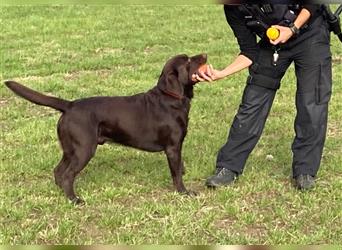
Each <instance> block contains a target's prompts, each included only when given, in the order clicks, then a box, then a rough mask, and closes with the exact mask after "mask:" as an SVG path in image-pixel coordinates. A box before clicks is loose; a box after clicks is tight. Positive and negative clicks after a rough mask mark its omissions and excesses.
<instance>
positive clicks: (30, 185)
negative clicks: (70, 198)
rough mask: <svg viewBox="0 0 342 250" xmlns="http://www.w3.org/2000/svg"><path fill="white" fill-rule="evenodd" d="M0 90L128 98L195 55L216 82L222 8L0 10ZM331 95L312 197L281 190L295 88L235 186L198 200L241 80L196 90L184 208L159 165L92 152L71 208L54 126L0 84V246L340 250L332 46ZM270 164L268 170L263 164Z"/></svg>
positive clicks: (341, 90)
mask: <svg viewBox="0 0 342 250" xmlns="http://www.w3.org/2000/svg"><path fill="white" fill-rule="evenodd" d="M0 11H1V13H0V27H1V33H0V41H1V43H0V48H1V62H0V63H1V64H0V66H1V67H0V68H1V72H0V79H1V82H3V80H6V79H15V80H18V81H20V82H23V83H24V84H26V85H27V86H30V87H32V88H35V89H37V90H39V91H43V92H46V93H51V94H54V95H56V96H61V97H63V98H67V99H77V98H81V97H87V96H93V95H131V94H134V93H138V92H143V91H146V90H148V89H149V88H151V87H152V86H154V85H155V83H156V80H157V78H158V76H159V74H160V71H161V69H162V67H163V64H164V62H165V61H166V60H167V59H168V58H170V57H171V56H173V55H175V54H180V53H187V54H189V55H193V54H198V53H201V52H206V53H208V55H209V61H210V63H212V64H213V65H214V66H215V67H217V68H222V67H224V66H225V65H226V64H228V63H229V62H231V61H232V59H233V58H234V57H235V56H236V55H237V53H238V47H237V44H236V41H235V38H234V37H233V34H232V32H231V31H230V29H229V28H228V26H227V24H226V22H225V19H224V15H223V11H222V6H220V5H207V6H186V5H184V6H148V5H146V6H139V5H135V6H134V5H131V6H121V5H117V6H111V5H107V6H81V5H79V6H66V7H61V6H51V7H46V6H31V7H29V6H26V7H15V6H13V7H1V8H0ZM332 51H333V54H334V65H333V74H334V87H333V97H332V100H331V105H330V117H329V127H328V133H327V140H326V146H325V149H324V156H323V160H322V164H321V168H320V171H319V173H318V179H317V187H316V188H315V189H314V190H313V191H311V192H307V193H302V192H298V191H296V190H295V189H294V188H293V187H292V185H291V181H290V174H291V161H292V159H291V157H292V153H291V150H290V147H291V143H292V139H293V136H294V132H293V121H294V116H295V107H294V96H295V77H294V73H293V69H290V70H289V71H288V73H287V74H286V76H285V78H284V79H283V84H282V88H281V89H280V90H279V92H278V94H277V97H276V100H275V102H274V105H273V108H272V111H271V114H270V117H269V119H268V122H267V125H266V128H265V130H264V134H263V136H262V139H261V140H260V142H259V143H258V145H257V147H256V148H255V150H254V151H253V153H252V154H251V156H250V158H249V160H248V162H247V166H246V168H245V172H244V175H243V176H241V177H240V179H239V181H238V182H237V183H236V184H235V185H233V186H230V187H227V188H222V189H218V190H215V191H213V190H207V189H206V188H205V187H204V180H205V179H206V177H208V176H209V175H210V174H212V172H213V170H214V165H215V159H216V153H217V151H218V149H219V148H220V147H221V145H222V144H223V143H224V142H225V140H226V136H227V131H228V128H229V126H230V124H231V122H232V119H233V116H234V114H235V112H236V110H237V108H238V105H239V102H240V99H241V93H242V90H243V88H244V85H245V80H246V76H247V72H246V71H244V72H241V73H239V74H236V75H234V76H231V77H229V78H227V79H225V80H222V81H219V82H215V83H212V84H209V83H203V84H198V85H197V86H196V88H195V98H194V99H193V102H192V109H191V113H190V124H189V129H188V136H187V137H186V141H185V144H184V147H183V148H184V149H183V156H184V160H185V163H186V168H187V173H186V175H185V176H184V180H185V183H186V186H187V187H189V188H190V189H193V190H195V191H197V192H199V196H197V197H195V198H188V197H184V196H180V195H178V194H176V193H175V192H174V191H173V187H172V184H171V179H170V174H169V170H168V166H167V162H166V159H165V156H164V155H163V154H162V153H154V154H152V153H146V152H141V151H138V150H134V149H130V148H125V147H121V146H118V145H104V146H101V147H99V148H98V151H97V154H96V156H95V157H94V158H93V159H92V160H91V162H90V163H89V164H88V166H87V168H86V169H85V170H84V171H83V172H82V173H81V174H80V176H79V178H78V180H77V185H76V186H77V191H78V193H80V194H81V195H82V197H83V198H84V199H85V200H86V205H85V206H82V207H74V206H73V205H71V204H69V203H68V202H67V200H66V198H65V197H64V195H63V193H62V192H61V191H60V190H59V189H58V188H57V187H56V186H55V184H54V181H53V176H52V170H53V168H54V166H55V165H56V164H57V163H58V161H59V159H60V157H61V150H60V149H59V145H58V140H57V136H56V123H57V120H58V118H59V113H58V112H56V111H54V110H52V109H49V108H44V107H40V106H36V105H33V104H31V103H29V102H27V101H25V100H23V99H21V98H18V97H16V96H14V95H13V93H12V92H10V91H9V90H8V89H7V88H5V87H4V85H3V84H0V107H1V111H0V127H1V141H0V148H1V167H0V244H90V243H94V244H95V243H96V244H101V243H102V244H216V243H217V244H247V243H248V244H341V243H342V241H341V235H342V214H341V211H342V193H341V189H342V154H341V152H342V144H341V141H342V102H341V100H342V84H341V83H342V64H341V44H339V43H338V41H337V39H336V38H335V37H333V38H332ZM268 154H271V155H273V156H274V159H273V160H271V161H268V160H266V156H267V155H268Z"/></svg>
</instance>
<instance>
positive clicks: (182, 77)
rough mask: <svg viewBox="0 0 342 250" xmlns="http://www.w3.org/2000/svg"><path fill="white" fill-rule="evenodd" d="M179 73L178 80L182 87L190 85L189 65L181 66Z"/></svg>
mask: <svg viewBox="0 0 342 250" xmlns="http://www.w3.org/2000/svg"><path fill="white" fill-rule="evenodd" d="M177 73H178V80H179V83H180V84H182V85H186V84H188V83H189V72H188V69H187V65H184V64H182V65H180V66H179V67H178V69H177Z"/></svg>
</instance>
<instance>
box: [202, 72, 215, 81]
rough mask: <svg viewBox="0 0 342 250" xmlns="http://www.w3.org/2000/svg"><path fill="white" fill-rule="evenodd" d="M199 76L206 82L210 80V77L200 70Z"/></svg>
mask: <svg viewBox="0 0 342 250" xmlns="http://www.w3.org/2000/svg"><path fill="white" fill-rule="evenodd" d="M200 77H201V78H203V79H205V80H206V81H208V82H211V81H212V79H211V77H209V76H208V75H207V74H206V73H202V72H200Z"/></svg>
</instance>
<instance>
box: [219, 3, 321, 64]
mask: <svg viewBox="0 0 342 250" xmlns="http://www.w3.org/2000/svg"><path fill="white" fill-rule="evenodd" d="M273 7H274V8H277V5H273ZM302 8H305V9H307V10H308V11H309V12H310V14H311V17H310V20H312V19H314V18H315V17H316V16H317V15H319V10H320V5H304V6H302ZM224 12H225V16H226V19H227V22H228V24H229V26H230V27H231V28H232V30H233V33H234V35H235V37H236V38H237V41H238V44H239V46H240V54H241V55H244V56H246V57H248V58H249V59H251V60H252V61H255V57H256V55H257V53H258V50H259V44H258V42H257V36H256V34H255V33H254V32H253V30H251V29H250V28H249V27H247V26H246V21H245V18H244V13H242V12H241V11H240V9H239V6H238V5H225V6H224ZM310 20H309V22H310ZM272 24H274V25H275V24H278V22H277V21H274V23H272Z"/></svg>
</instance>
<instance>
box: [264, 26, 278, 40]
mask: <svg viewBox="0 0 342 250" xmlns="http://www.w3.org/2000/svg"><path fill="white" fill-rule="evenodd" d="M266 36H267V37H268V38H269V39H271V40H276V39H277V38H278V37H279V30H278V29H276V28H273V27H270V28H268V29H267V31H266Z"/></svg>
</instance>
